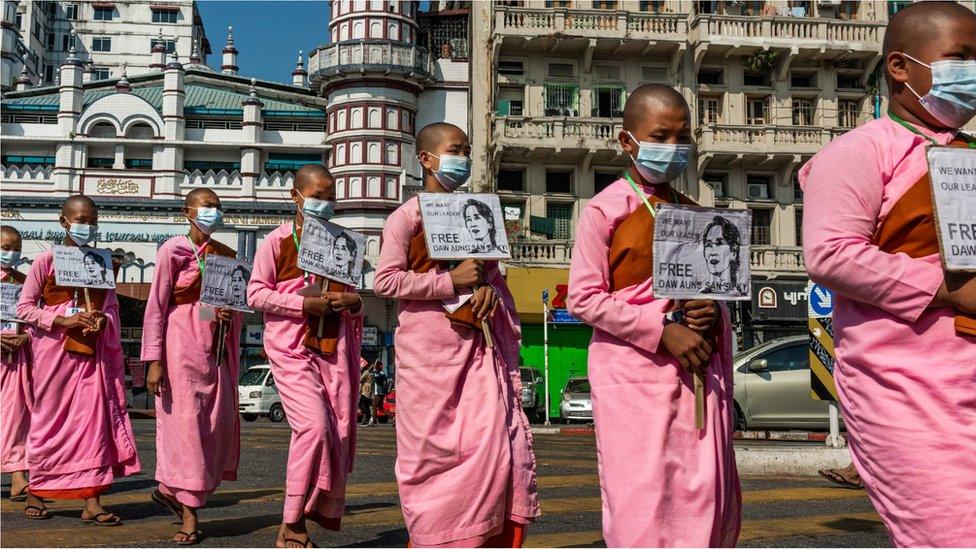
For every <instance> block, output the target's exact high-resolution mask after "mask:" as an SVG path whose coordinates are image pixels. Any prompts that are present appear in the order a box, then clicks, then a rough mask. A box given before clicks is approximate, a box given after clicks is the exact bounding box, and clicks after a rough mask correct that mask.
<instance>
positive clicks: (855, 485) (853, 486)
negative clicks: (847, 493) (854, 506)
mask: <svg viewBox="0 0 976 549" xmlns="http://www.w3.org/2000/svg"><path fill="white" fill-rule="evenodd" d="M817 473H818V474H819V475H820V476H822V477H823V478H825V479H827V480H829V481H830V482H833V483H834V484H836V485H838V486H843V487H844V488H848V489H850V490H860V489H862V488H864V481H863V480H861V479H858V481H857V482H851V481H849V480H847V478H846V477H845V476H844V475H842V474H840V473H839V472H837V469H821V470H819V471H817Z"/></svg>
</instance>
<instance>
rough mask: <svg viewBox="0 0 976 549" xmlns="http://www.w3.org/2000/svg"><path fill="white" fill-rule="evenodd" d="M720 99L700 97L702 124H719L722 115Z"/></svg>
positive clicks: (699, 107)
mask: <svg viewBox="0 0 976 549" xmlns="http://www.w3.org/2000/svg"><path fill="white" fill-rule="evenodd" d="M718 99H719V98H718V97H699V98H698V123H699V124H700V125H704V124H718V122H719V116H720V115H721V111H719V101H718Z"/></svg>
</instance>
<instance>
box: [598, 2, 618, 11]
mask: <svg viewBox="0 0 976 549" xmlns="http://www.w3.org/2000/svg"><path fill="white" fill-rule="evenodd" d="M593 9H595V10H615V9H617V1H616V0H593Z"/></svg>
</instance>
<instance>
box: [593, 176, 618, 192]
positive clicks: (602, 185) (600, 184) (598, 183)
mask: <svg viewBox="0 0 976 549" xmlns="http://www.w3.org/2000/svg"><path fill="white" fill-rule="evenodd" d="M617 179H620V173H619V172H593V194H599V193H600V192H602V191H603V189H606V188H607V187H609V186H610V185H612V184H613V182H614V181H616V180H617Z"/></svg>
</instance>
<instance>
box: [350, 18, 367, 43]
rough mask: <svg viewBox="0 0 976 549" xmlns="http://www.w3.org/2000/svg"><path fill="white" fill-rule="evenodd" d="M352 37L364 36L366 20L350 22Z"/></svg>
mask: <svg viewBox="0 0 976 549" xmlns="http://www.w3.org/2000/svg"><path fill="white" fill-rule="evenodd" d="M352 38H353V40H355V39H357V38H366V22H365V21H354V22H353V24H352Z"/></svg>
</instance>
